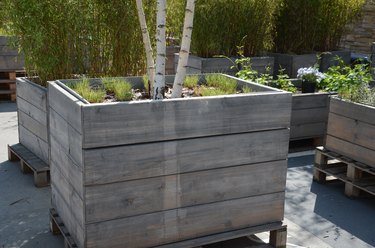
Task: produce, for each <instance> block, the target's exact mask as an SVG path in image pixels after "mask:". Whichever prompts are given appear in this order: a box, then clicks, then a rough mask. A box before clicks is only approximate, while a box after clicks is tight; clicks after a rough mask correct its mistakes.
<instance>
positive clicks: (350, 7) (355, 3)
mask: <svg viewBox="0 0 375 248" xmlns="http://www.w3.org/2000/svg"><path fill="white" fill-rule="evenodd" d="M365 2H366V1H365V0H298V1H296V0H282V1H281V2H280V5H279V14H278V17H277V20H276V37H275V51H276V52H281V53H296V54H302V53H311V52H314V51H317V52H324V51H331V50H336V49H337V48H338V45H339V42H340V38H341V36H342V34H343V32H344V31H345V26H346V24H348V23H349V22H350V21H352V20H353V19H354V18H355V17H356V16H357V15H358V13H359V11H360V10H361V7H362V6H363V4H364V3H365Z"/></svg>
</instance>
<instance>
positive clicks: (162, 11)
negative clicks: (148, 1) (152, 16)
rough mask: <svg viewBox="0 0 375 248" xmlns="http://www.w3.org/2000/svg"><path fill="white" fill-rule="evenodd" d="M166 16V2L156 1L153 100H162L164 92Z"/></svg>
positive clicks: (162, 0)
mask: <svg viewBox="0 0 375 248" xmlns="http://www.w3.org/2000/svg"><path fill="white" fill-rule="evenodd" d="M166 15H167V3H166V0H157V16H156V71H155V81H154V90H153V91H154V93H153V99H154V100H159V99H163V98H164V91H165V57H166V37H165V29H166V27H165V25H166V23H165V22H166Z"/></svg>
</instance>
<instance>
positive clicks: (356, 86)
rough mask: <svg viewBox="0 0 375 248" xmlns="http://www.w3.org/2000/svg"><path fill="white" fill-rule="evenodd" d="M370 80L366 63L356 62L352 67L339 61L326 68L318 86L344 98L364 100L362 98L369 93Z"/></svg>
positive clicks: (356, 100)
mask: <svg viewBox="0 0 375 248" xmlns="http://www.w3.org/2000/svg"><path fill="white" fill-rule="evenodd" d="M371 80H372V76H371V73H370V69H369V68H368V67H367V65H365V64H356V65H355V66H354V67H353V68H352V67H350V66H347V65H344V63H343V62H342V61H340V64H339V65H337V66H332V67H330V68H329V69H328V72H326V73H325V79H323V80H322V81H321V82H320V85H319V87H320V88H322V89H323V90H324V91H328V92H337V93H338V94H339V95H340V96H341V97H343V98H345V99H348V100H351V101H354V102H364V101H365V100H364V99H366V98H368V97H370V95H371V94H370V93H371V90H370V89H369V83H370V82H371ZM372 92H373V91H372ZM369 94H370V95H369Z"/></svg>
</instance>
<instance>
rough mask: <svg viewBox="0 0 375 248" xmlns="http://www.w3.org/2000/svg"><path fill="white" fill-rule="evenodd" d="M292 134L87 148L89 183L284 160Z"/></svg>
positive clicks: (86, 171) (251, 134) (281, 131)
mask: <svg viewBox="0 0 375 248" xmlns="http://www.w3.org/2000/svg"><path fill="white" fill-rule="evenodd" d="M288 135H289V132H288V130H286V129H283V130H275V131H266V132H255V133H244V134H238V135H225V136H217V137H207V138H200V139H187V140H179V141H170V142H163V143H151V144H139V145H132V146H119V147H111V148H102V149H89V150H84V151H83V153H84V160H85V180H86V182H85V183H86V185H92V184H103V183H110V182H117V181H125V180H132V179H139V178H147V177H155V176H162V175H172V174H176V173H184V172H192V171H198V170H207V169H214V168H222V167H228V166H234V165H243V164H251V163H261V162H266V161H274V160H283V159H286V156H287V153H288V140H289V139H288V137H289V136H288ZM275 140H277V142H274V141H275ZM202 151H204V152H202ZM207 154H209V156H207ZM196 161H199V162H198V163H197V162H196ZM103 165H105V166H103Z"/></svg>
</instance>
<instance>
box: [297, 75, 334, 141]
mask: <svg viewBox="0 0 375 248" xmlns="http://www.w3.org/2000/svg"><path fill="white" fill-rule="evenodd" d="M293 84H294V85H296V86H297V87H300V86H301V85H300V84H301V81H300V80H293ZM332 94H334V93H324V92H316V93H303V94H302V93H300V94H293V97H292V119H291V124H290V125H291V126H290V140H291V141H294V140H303V139H311V138H314V139H318V140H317V142H319V143H320V144H323V143H324V138H325V135H326V131H327V121H328V112H329V96H330V95H332Z"/></svg>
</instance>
